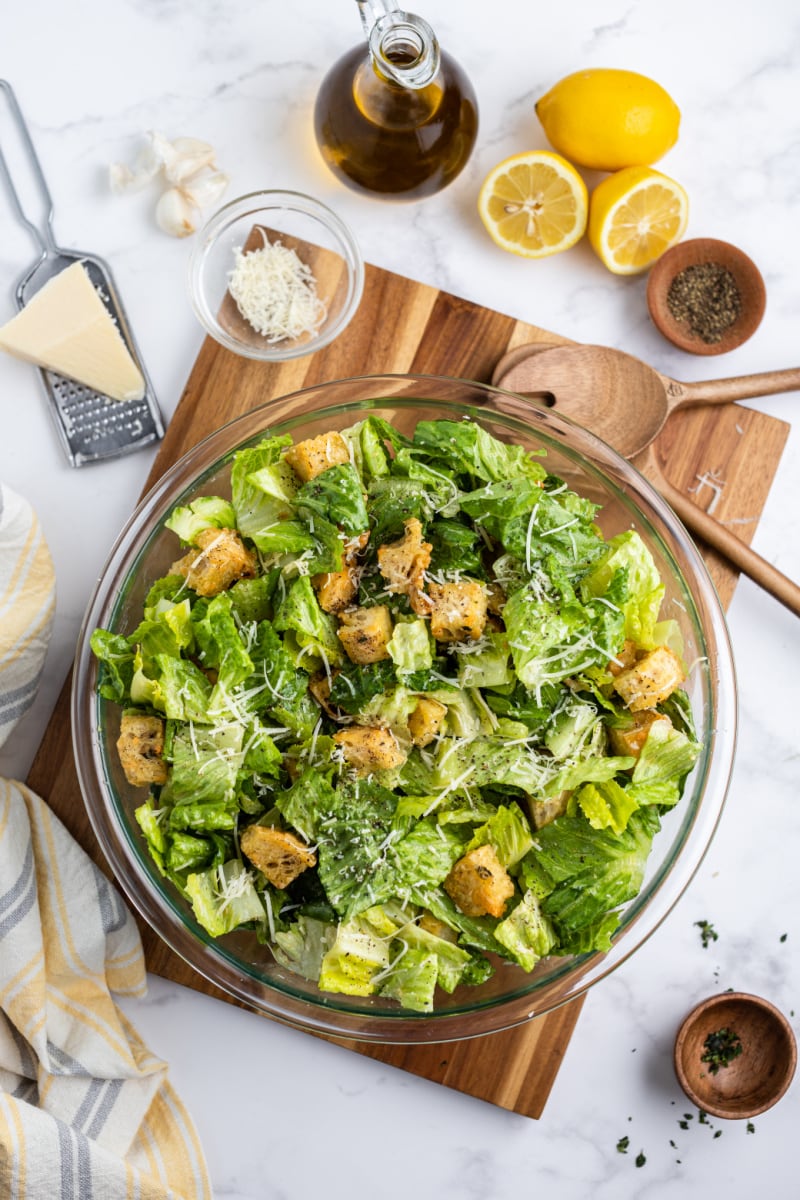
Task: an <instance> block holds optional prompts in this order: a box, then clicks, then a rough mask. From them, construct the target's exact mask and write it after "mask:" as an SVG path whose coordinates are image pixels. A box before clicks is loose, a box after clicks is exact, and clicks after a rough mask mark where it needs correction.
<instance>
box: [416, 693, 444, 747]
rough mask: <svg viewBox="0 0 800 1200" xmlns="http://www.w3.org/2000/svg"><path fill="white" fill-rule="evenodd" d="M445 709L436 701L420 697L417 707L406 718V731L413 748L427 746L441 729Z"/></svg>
mask: <svg viewBox="0 0 800 1200" xmlns="http://www.w3.org/2000/svg"><path fill="white" fill-rule="evenodd" d="M446 716H447V707H446V706H445V705H444V704H440V703H439V701H438V700H431V699H429V698H428V697H427V696H420V698H419V700H418V701H417V707H416V708H415V709H414V711H413V712H412V714H411V716H410V717H409V718H408V731H409V733H410V734H411V741H412V742H413V743H414V745H415V746H428V745H430V743H431V742H432V741H433V739H434V738H435V737H436V735H437V733H438V732H439V730H440V729H441V728H442V724H443V722H444V719H445V717H446Z"/></svg>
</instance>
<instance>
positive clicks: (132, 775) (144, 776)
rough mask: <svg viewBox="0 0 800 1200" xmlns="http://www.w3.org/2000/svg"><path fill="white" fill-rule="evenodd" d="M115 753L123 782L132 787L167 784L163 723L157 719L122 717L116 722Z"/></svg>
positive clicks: (139, 715)
mask: <svg viewBox="0 0 800 1200" xmlns="http://www.w3.org/2000/svg"><path fill="white" fill-rule="evenodd" d="M117 753H118V754H119V761H120V763H121V764H122V769H123V771H124V772H125V778H126V779H127V781H128V783H130V784H131V785H132V786H133V787H146V786H147V785H148V784H151V783H166V782H167V764H166V763H165V762H164V759H163V758H162V757H161V756H162V754H163V753H164V722H163V721H162V720H161V718H160V717H147V716H145V715H144V714H140V713H125V714H124V715H123V717H122V721H121V722H120V731H119V737H118V738H117Z"/></svg>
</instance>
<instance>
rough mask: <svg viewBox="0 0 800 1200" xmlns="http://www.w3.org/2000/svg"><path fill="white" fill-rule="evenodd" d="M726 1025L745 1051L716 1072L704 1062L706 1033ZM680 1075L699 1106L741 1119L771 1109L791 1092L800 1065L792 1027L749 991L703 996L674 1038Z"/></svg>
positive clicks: (705, 1110)
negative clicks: (793, 1079)
mask: <svg viewBox="0 0 800 1200" xmlns="http://www.w3.org/2000/svg"><path fill="white" fill-rule="evenodd" d="M721 1029H728V1030H730V1031H731V1032H733V1033H735V1034H737V1035H738V1037H739V1039H740V1041H741V1045H742V1051H741V1054H739V1055H738V1057H736V1058H732V1059H731V1061H730V1062H729V1063H728V1065H727V1066H720V1067H719V1069H718V1071H717V1073H716V1074H714V1073H713V1072H712V1071H711V1069H710V1066H711V1064H710V1063H706V1062H703V1061H702V1056H703V1054H704V1053H705V1042H706V1038H708V1036H709V1035H710V1034H713V1033H717V1032H718V1031H719V1030H721ZM673 1061H674V1064H675V1074H676V1075H677V1077H678V1082H679V1083H680V1085H681V1087H682V1088H683V1090H684V1092H685V1093H686V1095H687V1096H688V1097H689V1099H690V1100H691V1101H692V1103H694V1104H696V1105H697V1107H698V1108H699V1109H702V1110H703V1111H704V1112H707V1113H710V1114H711V1115H712V1116H715V1117H723V1118H727V1119H729V1120H734V1121H735V1120H742V1119H743V1118H745V1117H755V1116H757V1115H758V1114H759V1113H762V1112H765V1111H766V1110H767V1109H768V1108H772V1106H773V1104H777V1102H778V1101H779V1100H780V1099H781V1097H782V1096H783V1095H784V1094H785V1093H786V1091H787V1089H788V1087H789V1084H790V1083H791V1082H792V1076H793V1075H794V1072H795V1067H796V1066H797V1043H796V1041H795V1036H794V1033H793V1031H792V1027H791V1025H790V1024H789V1022H788V1021H787V1019H786V1017H785V1016H784V1015H783V1013H782V1012H780V1011H779V1010H778V1009H777V1008H776V1007H775V1005H774V1004H770V1002H769V1001H768V1000H764V999H762V998H761V997H760V996H752V995H750V994H748V993H747V992H724V993H722V994H721V995H718V996H710V997H709V998H708V999H707V1000H703V1001H702V1003H700V1004H698V1005H697V1007H696V1008H693V1009H692V1011H691V1012H690V1013H689V1014H688V1016H687V1017H686V1018H685V1020H684V1022H683V1024H682V1025H681V1027H680V1029H679V1030H678V1034H677V1037H676V1038H675V1048H674V1053H673Z"/></svg>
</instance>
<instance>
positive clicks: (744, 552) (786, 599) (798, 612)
mask: <svg viewBox="0 0 800 1200" xmlns="http://www.w3.org/2000/svg"><path fill="white" fill-rule="evenodd" d="M657 486H658V489H659V491H660V492H661V494H662V496H663V497H664V499H665V500H666V501H667V502H668V503H669V504H670V505H671V506H672V508H674V509H675V512H676V513H677V514H678V516H679V517H680V518H681V520H682V521H683V523H684V525H685V526H686V527H687V528H688V529H691V530H692V532H693V533H696V534H697V535H698V536H699V537H701V538H702V539H703V541H705V542H708V544H709V546H713V547H714V549H715V550H719V552H720V554H724V555H725V557H726V558H728V559H730V561H731V562H732V563H733V565H734V566H735V567H738V568H739V570H740V571H741V572H742V574H744V575H747V576H749V578H750V579H752V580H754V581H755V583H757V584H759V585H760V586H761V587H762V588H763V589H764V591H766V592H769V594H770V595H771V596H774V597H775V599H776V600H779V601H780V603H781V604H785V605H786V607H787V608H788V609H790V611H791V612H793V613H794V614H795V616H797V617H800V587H798V585H797V584H796V583H793V582H792V580H791V579H789V578H788V577H787V576H786V575H783V574H782V573H781V572H780V571H779V570H778V569H777V568H776V567H773V565H772V563H769V562H767V560H766V559H765V558H762V557H761V555H760V554H756V552H755V550H751V549H750V547H749V546H748V545H747V544H746V543H745V542H742V541H740V539H739V538H737V537H736V535H735V534H733V533H731V531H730V530H729V529H726V528H725V526H724V525H721V524H720V523H719V521H715V520H714V518H713V517H710V516H709V515H708V513H707V512H705V511H704V510H703V509H702V508H698V507H697V505H696V504H692V502H691V500H687V498H686V497H685V496H684V495H683V493H682V492H679V491H678V489H677V488H675V487H673V486H672V484H671V483H670V482H669V480H667V479H665V478H664V477H663V476H661V478H659V480H658V483H657Z"/></svg>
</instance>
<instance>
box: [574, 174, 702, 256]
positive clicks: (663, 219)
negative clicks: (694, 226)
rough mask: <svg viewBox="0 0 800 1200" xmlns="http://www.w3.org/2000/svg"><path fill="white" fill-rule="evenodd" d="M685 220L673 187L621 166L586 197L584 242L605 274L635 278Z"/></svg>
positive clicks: (679, 192)
mask: <svg viewBox="0 0 800 1200" xmlns="http://www.w3.org/2000/svg"><path fill="white" fill-rule="evenodd" d="M688 220H689V197H688V196H687V195H686V192H685V191H684V190H683V188H682V187H681V185H680V184H679V183H676V182H675V180H674V179H670V178H669V176H668V175H662V174H661V172H660V171H654V170H653V169H652V167H625V168H624V169H623V170H622V171H616V172H615V173H614V174H613V175H609V176H608V178H607V179H604V180H603V181H602V182H601V183H598V185H597V187H596V188H595V189H594V191H593V192H592V199H591V203H590V205H589V241H590V242H591V244H592V247H593V249H594V251H595V252H596V253H597V254H598V255H599V257H600V258H601V259H602V260H603V262H604V263H605V265H606V266H607V267H608V269H609V271H614V272H615V274H617V275H635V274H636V273H637V272H638V271H644V270H645V268H646V267H649V266H650V265H651V263H654V262H655V261H656V259H657V258H660V257H661V255H662V254H663V253H664V251H665V250H668V249H669V248H670V246H672V245H674V244H675V242H678V241H680V239H681V238H682V237H683V235H684V233H685V232H686V224H687V222H688Z"/></svg>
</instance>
